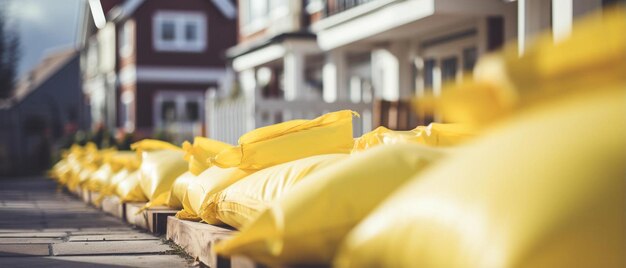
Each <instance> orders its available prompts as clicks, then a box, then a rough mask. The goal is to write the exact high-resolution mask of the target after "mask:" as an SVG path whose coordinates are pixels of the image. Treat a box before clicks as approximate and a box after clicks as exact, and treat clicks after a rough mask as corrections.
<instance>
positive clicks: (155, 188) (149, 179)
mask: <svg viewBox="0 0 626 268" xmlns="http://www.w3.org/2000/svg"><path fill="white" fill-rule="evenodd" d="M130 147H131V149H133V150H135V151H137V153H138V155H140V157H141V166H140V168H139V185H141V189H142V191H143V194H144V195H145V196H146V198H148V200H150V203H149V204H147V206H146V207H150V206H158V205H165V204H167V201H168V198H169V197H168V196H169V193H170V189H171V187H172V184H173V183H174V180H175V179H176V178H177V177H178V176H180V175H181V174H183V173H184V172H185V171H187V166H188V165H187V162H185V160H184V159H183V158H184V151H183V150H182V148H180V147H178V146H176V145H173V144H171V143H168V142H164V141H160V140H150V139H145V140H141V141H139V142H136V143H133V144H132V145H131V146H130Z"/></svg>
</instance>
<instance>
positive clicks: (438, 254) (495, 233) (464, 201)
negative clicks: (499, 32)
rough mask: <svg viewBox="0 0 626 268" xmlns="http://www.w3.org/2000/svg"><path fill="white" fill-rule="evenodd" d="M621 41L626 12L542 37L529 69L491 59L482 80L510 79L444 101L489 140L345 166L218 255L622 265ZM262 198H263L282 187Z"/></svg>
mask: <svg viewBox="0 0 626 268" xmlns="http://www.w3.org/2000/svg"><path fill="white" fill-rule="evenodd" d="M624 33H626V15H625V13H624V12H623V11H616V12H615V13H614V12H612V11H609V12H605V14H603V17H599V16H592V17H591V18H589V19H587V20H586V21H584V22H582V25H577V26H576V27H575V30H574V33H573V35H572V38H571V39H570V40H568V41H565V42H563V43H560V44H558V45H556V46H553V45H552V44H551V40H549V37H544V38H543V39H540V40H539V41H538V43H537V44H536V45H535V46H531V47H530V48H529V51H528V52H527V53H528V54H527V56H525V57H523V58H521V59H517V56H516V55H514V54H512V52H507V51H509V50H506V51H505V52H503V53H502V54H500V55H497V56H494V57H491V58H488V60H487V61H483V62H481V64H480V65H479V70H481V68H485V69H490V68H491V65H492V64H493V62H494V61H496V62H500V63H501V66H499V68H502V69H495V70H499V74H498V75H497V76H494V77H492V78H491V79H492V81H490V80H489V79H488V78H486V77H485V76H483V77H482V78H481V77H479V79H478V80H477V81H475V82H473V83H470V84H465V85H462V86H461V87H460V88H459V89H456V90H454V91H450V92H447V93H445V94H444V96H443V98H442V99H438V100H436V103H435V105H437V106H438V107H439V108H443V110H442V112H443V114H444V117H446V118H455V119H456V120H458V121H462V122H465V123H472V124H474V126H475V127H477V128H478V127H481V128H482V129H483V131H482V134H481V136H480V137H478V138H476V139H475V140H473V141H471V142H470V143H469V144H467V145H465V146H461V147H459V148H454V149H452V150H441V149H435V148H424V147H420V146H417V145H409V144H404V145H395V146H378V147H377V148H373V149H371V150H366V151H365V152H363V153H360V154H355V155H352V156H349V157H346V158H344V159H342V160H336V163H335V164H331V165H330V166H328V167H326V168H324V169H321V170H319V171H316V172H313V173H311V174H309V175H308V176H305V177H304V178H303V179H302V181H301V182H299V183H297V184H296V185H294V186H292V187H290V189H288V190H281V191H283V193H282V194H281V196H279V197H277V198H274V199H271V201H270V202H267V203H266V204H265V205H266V208H265V209H263V210H262V211H261V212H260V214H259V215H258V216H255V217H254V219H252V220H251V221H248V219H246V218H243V221H242V222H245V225H243V226H242V228H241V232H239V233H238V234H237V235H235V236H234V237H233V238H231V239H229V240H225V241H223V242H222V243H219V244H217V245H216V247H215V250H216V251H217V253H219V254H224V255H239V254H243V255H247V256H249V257H251V258H253V259H255V260H257V261H261V262H263V263H267V264H270V265H289V264H328V263H331V262H332V263H333V264H334V265H335V266H337V267H626V255H624V254H623V252H624V251H625V250H626V228H625V226H626V202H624V197H625V196H626V187H625V186H626V180H625V179H626V165H624V163H626V124H625V123H626V35H625V34H624ZM590 40H602V42H601V44H600V43H598V44H596V43H594V44H593V46H591V45H590V44H589V41H590ZM510 51H516V50H510ZM483 70H484V69H483ZM503 76H504V77H503ZM480 79H484V80H482V81H481V80H480ZM502 81H506V82H505V83H502ZM485 85H488V86H487V87H484V86H485ZM472 92H477V93H481V94H471V93H472ZM460 96H464V98H465V99H463V98H461V97H460ZM468 96H469V97H468ZM503 96H507V97H503ZM463 100H464V101H465V102H463ZM455 105H459V106H461V107H465V108H464V109H461V110H459V109H458V107H455ZM483 105H484V106H483ZM464 111H466V113H464ZM304 160H305V159H303V160H297V161H304ZM260 172H261V171H260ZM256 174H258V173H256ZM240 182H242V181H240ZM234 186H235V185H233V186H231V187H234ZM260 187H261V188H262V189H263V190H262V191H261V192H260V193H258V192H257V194H256V195H260V196H264V195H266V193H268V189H269V190H272V189H273V190H274V191H275V190H276V187H273V186H272V185H271V183H264V184H262V185H260ZM235 190H236V189H228V188H227V189H226V191H225V192H234V191H235ZM239 194H240V195H241V196H242V197H241V198H242V199H250V198H251V197H252V198H254V194H252V195H251V194H249V193H248V192H246V191H239ZM228 198H229V197H228V196H227V195H224V193H222V194H219V195H217V196H214V198H211V200H210V201H209V205H208V206H209V207H211V206H215V207H217V208H218V210H219V206H220V202H223V201H228ZM258 199H261V200H263V199H262V198H258ZM211 202H212V203H214V204H215V205H211ZM242 203H243V202H228V203H227V204H226V208H225V209H224V212H219V211H218V212H217V215H218V219H219V218H220V216H219V215H220V214H219V213H224V214H227V215H226V216H222V217H223V219H227V218H228V217H232V214H236V213H241V211H246V210H249V208H248V207H246V205H242ZM242 206H243V207H244V208H245V210H244V209H242ZM246 213H249V212H246ZM228 215H231V216H228ZM222 221H224V220H222ZM234 224H235V225H237V224H240V223H236V222H234Z"/></svg>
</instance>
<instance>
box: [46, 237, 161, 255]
mask: <svg viewBox="0 0 626 268" xmlns="http://www.w3.org/2000/svg"><path fill="white" fill-rule="evenodd" d="M170 250H171V248H170V247H169V246H168V245H166V244H163V243H162V242H161V241H151V240H147V241H111V242H74V243H62V244H54V245H52V253H53V255H55V256H76V255H102V254H110V255H121V254H143V253H146V254H151V253H155V254H156V253H166V252H168V251H170Z"/></svg>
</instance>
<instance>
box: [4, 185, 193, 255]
mask: <svg viewBox="0 0 626 268" xmlns="http://www.w3.org/2000/svg"><path fill="white" fill-rule="evenodd" d="M39 266H42V267H43V266H45V267H120V266H130V267H189V266H192V265H191V263H190V262H189V261H188V260H185V259H184V258H183V257H180V256H178V255H176V252H175V250H174V249H173V248H172V247H170V246H169V245H167V244H164V240H163V239H161V238H159V237H155V236H153V235H151V234H148V233H144V232H142V231H140V230H137V229H134V228H132V227H130V226H128V225H126V224H124V223H123V222H121V221H120V220H119V219H116V218H114V217H112V216H109V215H106V214H105V213H103V212H101V211H99V210H97V209H94V208H92V207H89V206H87V205H85V204H84V203H83V202H81V201H79V200H78V199H76V198H74V197H72V196H70V195H68V194H65V193H62V192H57V191H56V185H55V184H54V182H52V181H49V180H46V179H44V178H15V179H7V178H2V179H0V267H39Z"/></svg>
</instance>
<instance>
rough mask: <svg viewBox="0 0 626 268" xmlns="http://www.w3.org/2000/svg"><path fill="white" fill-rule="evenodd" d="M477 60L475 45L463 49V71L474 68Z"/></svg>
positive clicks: (469, 71) (469, 70) (470, 70)
mask: <svg viewBox="0 0 626 268" xmlns="http://www.w3.org/2000/svg"><path fill="white" fill-rule="evenodd" d="M477 60H478V49H476V47H469V48H465V49H463V71H465V72H468V73H471V72H472V71H473V70H474V65H476V61H477Z"/></svg>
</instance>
